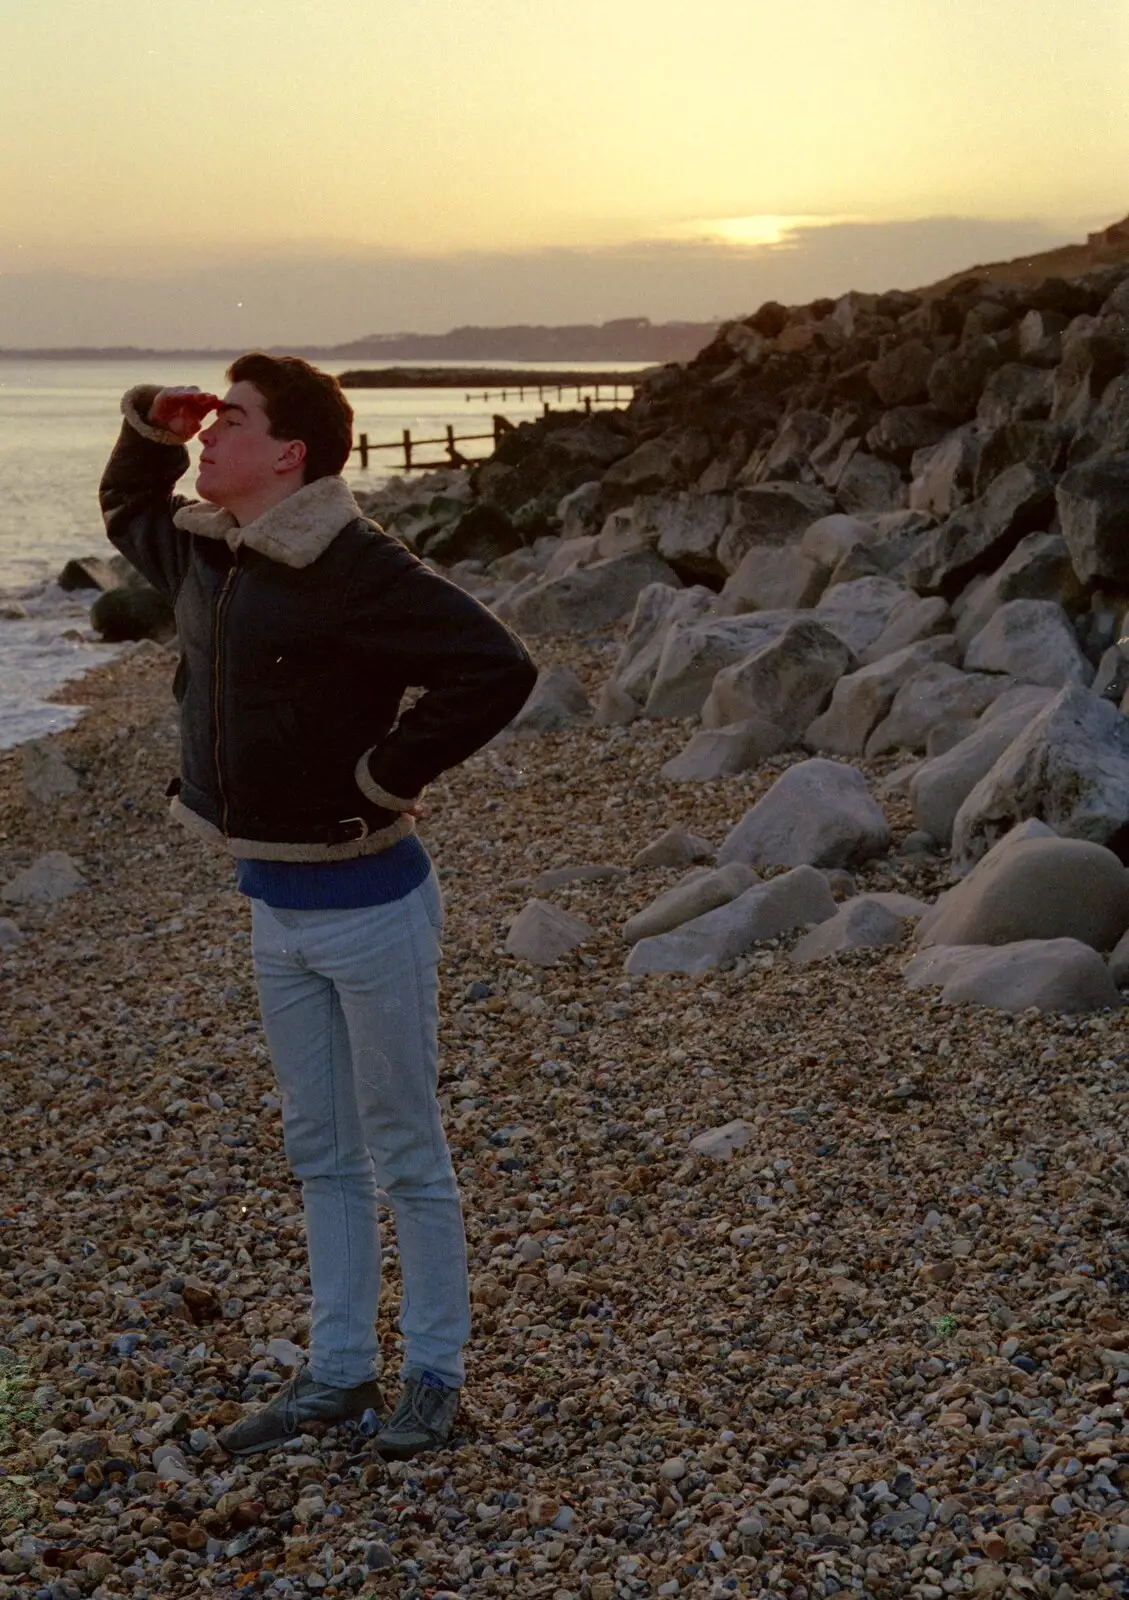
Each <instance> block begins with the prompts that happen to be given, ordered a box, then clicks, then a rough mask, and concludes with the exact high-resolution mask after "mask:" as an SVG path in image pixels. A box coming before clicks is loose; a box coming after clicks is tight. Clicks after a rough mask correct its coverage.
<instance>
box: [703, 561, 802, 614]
mask: <svg viewBox="0 0 1129 1600" xmlns="http://www.w3.org/2000/svg"><path fill="white" fill-rule="evenodd" d="M826 587H827V571H826V569H825V568H824V567H821V566H820V565H819V563H818V562H816V561H813V560H812V559H811V557H810V556H806V555H804V553H803V551H802V550H799V549H797V548H796V546H795V545H784V546H781V547H775V546H773V545H764V544H758V545H752V546H751V547H750V548H749V549H748V550H746V552H745V554H744V556H743V558H742V560H741V565H740V566H739V567H738V568H737V570H736V572H733V573H730V575H729V577H728V578H727V579H726V580H725V585H724V587H723V589H722V591H721V593H720V595H718V597H717V614H718V616H719V617H736V616H740V615H742V614H743V613H745V612H748V611H793V610H796V609H799V608H803V607H806V606H813V605H815V603H816V601H817V600H818V599H819V597H820V595H821V594H822V593H823V591H824V589H825V588H826Z"/></svg>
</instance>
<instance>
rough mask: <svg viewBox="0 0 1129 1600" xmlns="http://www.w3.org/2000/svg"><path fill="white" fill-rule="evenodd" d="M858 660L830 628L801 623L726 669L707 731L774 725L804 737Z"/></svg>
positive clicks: (708, 711) (709, 704) (710, 705)
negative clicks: (752, 721)
mask: <svg viewBox="0 0 1129 1600" xmlns="http://www.w3.org/2000/svg"><path fill="white" fill-rule="evenodd" d="M853 665H854V657H853V656H852V654H851V652H850V650H849V649H848V648H847V646H846V645H845V644H843V643H842V641H841V640H840V639H839V638H838V637H837V635H836V634H835V633H833V632H832V631H831V630H830V628H828V627H823V626H821V625H820V623H819V622H818V621H816V620H815V619H814V617H813V619H812V620H811V621H806V620H805V621H799V622H794V623H792V624H791V626H790V627H788V628H787V629H785V631H784V632H783V633H782V634H781V635H780V637H779V638H777V639H774V640H772V641H771V643H768V644H764V645H762V646H761V647H760V649H759V650H755V651H754V652H753V654H752V655H749V656H746V658H745V659H744V660H743V661H739V662H736V663H735V664H734V665H733V666H731V667H723V668H722V670H721V671H720V672H719V673H718V674H717V676H716V678H715V679H714V681H713V687H712V688H711V690H710V693H709V696H708V698H707V699H706V702H705V704H704V705H703V707H702V721H703V723H704V724H705V726H706V727H707V728H724V727H727V726H729V725H730V724H732V723H734V722H741V721H743V720H745V719H746V718H750V717H757V718H759V719H761V720H763V721H765V722H771V723H772V724H773V725H774V726H776V727H778V728H780V729H781V731H782V732H783V733H786V734H788V735H789V736H790V737H798V736H799V735H800V734H802V733H803V731H804V729H805V728H806V727H807V726H808V724H809V723H810V722H811V720H812V718H813V717H814V716H815V715H816V714H817V713H818V712H819V710H820V708H821V707H822V706H823V705H825V704H826V702H827V699H828V697H829V696H830V694H831V690H832V688H833V687H834V685H835V683H836V682H837V681H838V679H839V678H840V677H841V676H842V674H843V673H844V672H849V671H850V669H851V667H852V666H853Z"/></svg>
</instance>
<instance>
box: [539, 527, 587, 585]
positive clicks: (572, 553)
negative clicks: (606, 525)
mask: <svg viewBox="0 0 1129 1600" xmlns="http://www.w3.org/2000/svg"><path fill="white" fill-rule="evenodd" d="M599 552H600V536H599V534H598V533H588V534H577V535H576V536H575V537H574V538H572V539H562V540H561V542H560V543H559V544H558V545H557V548H556V549H555V550H554V551H553V552H552V554H551V555H550V557H549V559H548V561H547V562H546V563H545V565H544V567H543V568H542V569H541V576H542V578H544V579H545V580H546V581H549V580H551V579H553V578H563V577H564V576H565V574H566V573H569V572H575V571H576V569H577V568H578V567H588V566H591V565H592V563H593V562H594V561H598V560H599Z"/></svg>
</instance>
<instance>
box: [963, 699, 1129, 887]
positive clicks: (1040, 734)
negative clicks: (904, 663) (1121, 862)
mask: <svg viewBox="0 0 1129 1600" xmlns="http://www.w3.org/2000/svg"><path fill="white" fill-rule="evenodd" d="M1028 817H1037V818H1040V819H1041V820H1042V821H1044V822H1046V823H1048V824H1049V825H1050V826H1051V827H1052V828H1053V829H1054V830H1055V832H1056V833H1059V834H1061V835H1063V836H1064V837H1065V838H1071V839H1088V840H1090V841H1091V842H1092V843H1094V844H1102V845H1107V846H1109V847H1110V848H1112V849H1114V850H1115V851H1116V852H1117V854H1118V855H1121V856H1124V855H1125V854H1126V844H1127V842H1129V719H1127V718H1125V717H1123V716H1122V715H1121V713H1120V712H1119V711H1118V709H1117V707H1116V706H1113V705H1111V704H1110V703H1109V701H1108V700H1102V699H1099V697H1098V696H1097V695H1094V694H1090V693H1089V691H1088V690H1086V689H1084V688H1083V687H1082V686H1081V685H1080V684H1076V683H1070V684H1067V686H1066V687H1065V688H1064V689H1061V690H1060V691H1059V693H1058V694H1057V695H1056V696H1055V698H1054V699H1053V700H1052V701H1051V702H1050V703H1049V704H1048V705H1047V706H1045V707H1044V708H1043V710H1042V711H1040V712H1039V713H1038V714H1037V715H1036V716H1034V717H1033V718H1032V719H1031V721H1030V722H1029V723H1028V725H1027V727H1026V728H1025V729H1024V730H1023V732H1022V733H1020V734H1019V735H1018V736H1017V737H1016V738H1015V739H1014V740H1013V741H1012V743H1011V744H1010V745H1009V746H1008V748H1007V749H1006V750H1005V751H1004V753H1003V755H1002V756H1001V757H1000V758H999V760H998V761H997V762H996V764H995V765H994V766H993V767H992V768H991V769H990V771H988V772H987V773H986V774H985V775H984V777H983V778H981V780H980V782H979V783H978V784H977V785H976V787H975V788H974V789H973V790H972V792H971V793H970V794H969V796H968V798H967V799H966V800H965V802H964V804H963V805H962V806H961V808H960V810H959V811H958V812H957V815H956V819H955V821H954V823H953V859H954V863H955V865H956V867H957V869H958V870H964V871H967V870H968V869H969V868H970V867H971V866H973V865H974V863H975V862H977V861H978V860H979V859H980V857H981V856H982V855H984V854H985V853H986V852H987V851H988V850H989V849H990V848H991V847H992V845H993V844H995V842H996V840H997V839H1000V838H1002V837H1003V835H1004V834H1005V833H1007V832H1008V831H1009V830H1010V829H1011V828H1012V827H1014V825H1015V824H1016V823H1017V822H1022V821H1023V820H1024V819H1025V818H1028Z"/></svg>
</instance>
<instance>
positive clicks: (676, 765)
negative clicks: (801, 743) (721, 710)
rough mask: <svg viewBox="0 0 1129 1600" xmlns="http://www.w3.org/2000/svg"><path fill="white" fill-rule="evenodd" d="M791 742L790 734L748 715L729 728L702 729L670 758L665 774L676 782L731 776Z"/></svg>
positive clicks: (663, 771)
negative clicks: (742, 720)
mask: <svg viewBox="0 0 1129 1600" xmlns="http://www.w3.org/2000/svg"><path fill="white" fill-rule="evenodd" d="M790 743H791V739H790V737H789V735H788V734H786V733H784V732H783V731H782V730H781V729H780V728H778V727H776V725H775V724H774V723H771V722H764V721H762V720H761V719H760V718H759V717H749V718H747V719H746V721H744V722H735V723H733V724H732V726H730V727H727V728H701V729H699V731H698V732H697V733H695V734H694V735H693V737H692V738H691V740H690V742H689V744H688V745H687V746H686V748H685V749H684V750H680V751H679V752H678V754H677V755H676V756H672V757H671V758H670V760H669V761H668V762H667V763H666V765H665V766H664V767H663V768H662V776H663V777H664V778H670V779H671V780H673V781H674V782H675V783H702V782H706V781H708V780H709V779H711V778H728V777H732V776H733V775H734V774H735V773H738V772H747V771H748V770H749V768H750V767H755V766H758V765H759V764H760V762H762V761H764V760H766V759H767V757H769V756H774V755H776V754H778V753H779V751H781V750H785V749H787V747H788V745H789V744H790Z"/></svg>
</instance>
